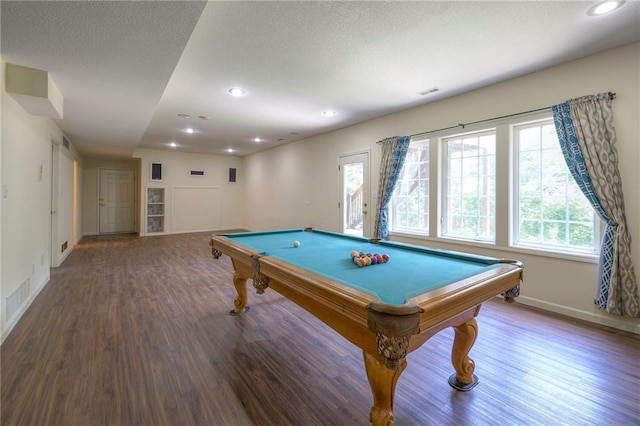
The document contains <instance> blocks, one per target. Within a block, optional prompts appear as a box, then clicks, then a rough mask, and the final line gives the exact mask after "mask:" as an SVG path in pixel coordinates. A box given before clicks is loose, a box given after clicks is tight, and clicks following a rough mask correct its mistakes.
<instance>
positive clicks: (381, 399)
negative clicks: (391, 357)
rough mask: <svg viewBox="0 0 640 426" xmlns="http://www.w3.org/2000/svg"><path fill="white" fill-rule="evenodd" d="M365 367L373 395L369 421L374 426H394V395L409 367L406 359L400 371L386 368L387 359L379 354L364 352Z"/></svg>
mask: <svg viewBox="0 0 640 426" xmlns="http://www.w3.org/2000/svg"><path fill="white" fill-rule="evenodd" d="M363 353H364V365H365V368H366V370H367V377H368V379H369V386H371V393H372V394H373V407H372V408H371V412H370V413H369V420H370V421H371V423H372V424H373V426H393V425H394V424H395V423H394V421H393V394H394V393H395V390H396V383H397V382H398V379H399V378H400V374H402V372H403V371H404V369H405V368H406V367H407V361H406V359H404V358H403V359H402V361H401V362H400V368H399V369H398V370H391V369H389V368H387V367H386V365H385V362H386V361H385V359H384V358H383V357H381V356H380V355H378V354H375V355H372V354H370V353H368V352H364V351H363Z"/></svg>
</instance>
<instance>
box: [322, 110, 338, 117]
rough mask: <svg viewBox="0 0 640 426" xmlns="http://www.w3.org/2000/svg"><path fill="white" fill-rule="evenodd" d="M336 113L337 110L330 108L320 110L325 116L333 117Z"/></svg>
mask: <svg viewBox="0 0 640 426" xmlns="http://www.w3.org/2000/svg"><path fill="white" fill-rule="evenodd" d="M336 114H337V112H335V111H334V110H332V109H328V110H326V111H323V112H322V115H324V116H325V117H333V116H334V115H336Z"/></svg>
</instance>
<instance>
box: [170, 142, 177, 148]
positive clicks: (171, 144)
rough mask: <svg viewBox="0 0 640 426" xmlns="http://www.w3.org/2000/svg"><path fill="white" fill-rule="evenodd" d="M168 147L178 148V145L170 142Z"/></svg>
mask: <svg viewBox="0 0 640 426" xmlns="http://www.w3.org/2000/svg"><path fill="white" fill-rule="evenodd" d="M169 146H170V147H171V148H175V147H176V146H178V144H177V143H175V142H171V143H170V144H169Z"/></svg>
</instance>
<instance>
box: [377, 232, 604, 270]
mask: <svg viewBox="0 0 640 426" xmlns="http://www.w3.org/2000/svg"><path fill="white" fill-rule="evenodd" d="M389 236H390V237H398V238H403V239H406V240H410V241H408V242H409V243H410V244H416V245H426V244H425V243H428V242H432V243H438V244H447V245H454V246H461V247H474V248H477V249H481V250H489V251H499V252H510V253H522V254H526V255H530V256H539V257H549V258H553V259H563V260H569V261H573V262H582V263H592V264H597V263H598V261H599V259H600V255H599V254H598V253H594V254H586V253H585V254H583V253H572V252H567V253H561V252H557V251H551V250H543V249H534V248H530V247H520V246H518V247H516V246H501V245H497V244H495V243H492V242H482V241H477V242H476V241H468V240H459V239H454V238H445V237H430V236H428V235H426V234H409V233H405V232H397V231H393V232H390V233H389ZM460 251H464V250H463V249H460ZM496 257H502V256H496ZM513 257H517V256H513Z"/></svg>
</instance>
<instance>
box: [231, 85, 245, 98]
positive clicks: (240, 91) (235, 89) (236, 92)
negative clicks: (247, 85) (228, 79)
mask: <svg viewBox="0 0 640 426" xmlns="http://www.w3.org/2000/svg"><path fill="white" fill-rule="evenodd" d="M229 93H230V94H231V96H244V95H246V94H247V92H246V91H245V90H244V89H241V88H239V87H232V88H231V89H229Z"/></svg>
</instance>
